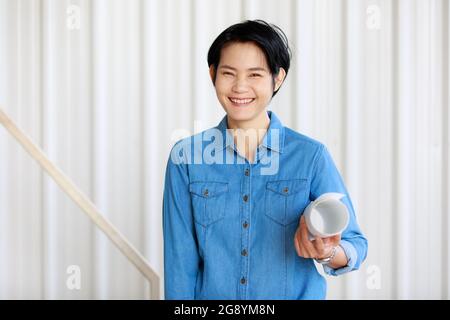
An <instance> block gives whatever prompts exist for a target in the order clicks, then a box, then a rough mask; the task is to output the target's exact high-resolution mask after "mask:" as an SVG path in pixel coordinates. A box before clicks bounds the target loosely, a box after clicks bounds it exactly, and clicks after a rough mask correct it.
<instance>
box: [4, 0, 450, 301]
mask: <svg viewBox="0 0 450 320" xmlns="http://www.w3.org/2000/svg"><path fill="white" fill-rule="evenodd" d="M449 10H450V8H449V4H448V1H446V0H427V1H425V0H414V1H410V0H399V1H389V0H370V1H369V0H363V1H360V0H349V1H343V0H342V1H335V0H298V1H296V0H278V1H276V2H274V1H270V0H214V1H207V0H190V1H184V0H168V1H163V0H131V1H125V0H96V1H89V0H70V1H69V0H65V1H59V0H58V1H57V0H0V70H1V71H0V106H1V107H2V108H3V109H4V110H5V111H6V112H7V113H8V114H9V115H10V116H11V117H12V118H13V119H14V120H15V121H16V122H17V123H18V125H19V126H20V127H21V128H22V129H23V130H25V131H26V132H27V133H28V134H29V136H30V137H31V138H32V139H33V140H34V141H35V142H36V143H37V144H38V145H40V146H41V147H42V148H43V149H44V150H45V151H46V153H47V154H48V155H49V157H50V158H51V159H52V161H54V162H55V163H56V164H57V165H58V166H59V167H60V168H61V169H62V170H63V171H65V172H66V173H67V174H68V175H69V176H70V177H71V178H72V179H73V180H74V181H75V182H76V183H77V184H78V185H79V186H80V188H81V189H82V190H83V191H84V192H85V193H86V194H87V195H89V196H90V197H91V198H92V200H93V202H94V203H95V204H96V205H97V206H98V208H99V209H100V211H102V212H103V213H104V214H105V215H106V216H107V217H108V219H110V220H111V221H112V222H113V223H114V224H115V225H116V226H117V227H118V228H119V229H120V230H121V232H123V233H124V234H125V235H126V236H127V237H128V238H129V239H130V241H131V242H132V243H133V244H134V245H135V246H136V247H137V248H138V249H139V250H141V252H143V254H144V255H145V256H146V257H147V258H148V260H149V261H150V263H151V264H152V266H153V267H154V268H155V269H156V270H158V271H159V273H160V275H161V276H163V275H164V273H163V263H162V262H163V256H162V252H163V251H162V230H161V226H162V223H161V205H162V189H163V179H164V169H165V164H166V161H167V158H168V152H169V150H170V147H171V145H172V144H173V143H174V141H175V140H176V139H178V138H180V137H181V136H182V135H188V134H193V133H194V132H197V131H200V130H203V129H205V128H208V127H211V126H214V125H215V124H217V123H218V121H219V120H220V119H221V118H222V117H223V116H224V112H223V109H222V107H221V106H220V104H219V103H218V102H217V99H216V96H215V92H214V89H213V87H212V84H211V81H210V79H209V75H208V67H207V63H206V55H207V51H208V48H209V46H210V44H211V43H212V41H213V40H214V38H215V37H216V36H217V35H218V34H219V33H220V32H221V31H222V30H223V29H224V28H226V27H227V26H229V25H231V24H233V23H236V22H239V21H241V20H243V19H257V18H259V19H264V20H267V21H269V22H272V23H275V24H277V25H279V26H280V27H281V28H282V29H283V30H284V31H285V32H286V34H287V36H288V38H289V40H290V44H291V47H292V51H293V60H292V68H291V69H290V71H289V74H288V77H287V80H286V82H285V84H284V85H283V88H282V89H281V91H280V92H279V94H278V95H277V96H276V98H275V99H274V100H273V101H272V103H271V105H270V109H272V110H274V111H275V112H276V113H277V114H278V115H279V116H280V118H281V119H282V120H283V122H284V123H285V124H286V125H287V126H290V127H292V128H293V129H295V130H298V131H300V132H302V133H305V134H307V135H310V136H312V137H313V138H316V139H318V140H320V141H322V142H323V143H325V144H326V145H327V146H328V147H329V149H330V151H331V153H332V155H333V157H334V159H335V161H336V164H337V165H338V167H339V169H340V171H341V173H342V175H343V177H344V180H345V182H346V184H347V187H348V189H349V192H350V195H351V196H352V200H353V203H354V206H355V209H356V211H357V216H358V221H359V223H360V225H361V227H362V229H363V231H364V232H365V234H366V235H367V237H368V239H369V255H368V258H367V260H366V262H365V263H364V264H363V265H362V267H361V269H360V270H359V271H357V272H354V273H351V274H347V275H345V276H342V277H338V278H334V277H333V278H328V284H329V293H328V297H329V298H331V299H351V298H362V299H383V298H384V299H390V298H400V299H410V298H425V299H427V298H437V299H448V298H449V294H450V292H449V290H450V276H449V272H450V246H449V236H448V232H449V230H450V219H449V214H450V206H449V200H448V198H449V192H450V188H449V181H450V169H449V161H450V148H449V145H450V130H449V122H450V112H449V109H448V108H449V99H450V96H449V94H450V87H449V86H450V81H449V71H450V70H449V68H450V67H449V58H448V53H449V43H450V42H449V39H448V37H449V34H450V33H449V15H450V11H449ZM77 14H79V16H78V15H77ZM78 18H79V19H78ZM72 265H75V266H78V267H79V268H80V271H81V288H80V290H71V289H70V288H68V287H67V285H66V282H67V280H68V278H69V277H70V274H68V273H67V268H68V267H69V266H72ZM146 292H148V290H147V284H146V280H145V279H144V278H143V277H142V276H141V275H140V273H139V272H138V271H137V270H135V269H134V267H133V266H132V265H131V264H130V263H129V262H128V261H127V260H126V259H125V258H124V257H123V256H122V255H121V254H120V253H119V252H118V251H117V250H116V249H115V248H114V247H113V246H112V245H111V243H110V242H109V241H108V239H107V238H106V237H105V236H104V235H103V234H101V233H100V232H99V231H97V230H96V229H95V227H94V226H93V225H92V223H91V222H90V221H89V220H88V218H87V217H85V215H84V214H83V213H82V212H81V211H80V210H79V209H78V208H77V207H76V206H75V205H74V204H73V203H72V202H71V201H70V200H69V199H68V198H67V197H66V196H65V194H64V193H62V192H61V191H60V190H59V189H58V188H57V186H56V185H55V184H54V183H53V181H52V180H50V179H49V178H48V177H47V176H46V175H45V174H43V173H42V171H41V170H40V168H39V167H38V166H37V165H36V164H35V163H34V162H33V160H32V159H30V157H29V156H28V155H27V154H26V153H25V152H24V151H23V150H22V149H21V148H20V146H19V145H18V144H17V143H15V142H14V141H13V139H12V137H11V136H9V135H8V134H7V132H6V131H5V130H3V129H1V128H0V298H3V299H4V298H8V299H10V298H12V299H16V298H38V299H54V298H61V299H80V298H100V299H111V298H145V297H146Z"/></svg>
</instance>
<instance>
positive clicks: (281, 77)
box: [273, 67, 286, 92]
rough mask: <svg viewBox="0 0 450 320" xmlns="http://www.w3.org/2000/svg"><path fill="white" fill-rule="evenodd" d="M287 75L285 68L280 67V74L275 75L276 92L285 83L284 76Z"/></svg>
mask: <svg viewBox="0 0 450 320" xmlns="http://www.w3.org/2000/svg"><path fill="white" fill-rule="evenodd" d="M285 77H286V71H285V70H284V68H281V67H280V69H279V71H278V74H277V75H276V77H275V86H274V90H273V91H274V92H275V91H277V90H278V89H280V87H281V85H282V84H283V81H284V78H285Z"/></svg>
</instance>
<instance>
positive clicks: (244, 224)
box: [242, 221, 248, 229]
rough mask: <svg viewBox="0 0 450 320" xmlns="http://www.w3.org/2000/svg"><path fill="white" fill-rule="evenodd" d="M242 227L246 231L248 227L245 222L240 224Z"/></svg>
mask: <svg viewBox="0 0 450 320" xmlns="http://www.w3.org/2000/svg"><path fill="white" fill-rule="evenodd" d="M242 226H243V227H244V229H247V227H248V223H247V221H245V222H244V223H243V224H242Z"/></svg>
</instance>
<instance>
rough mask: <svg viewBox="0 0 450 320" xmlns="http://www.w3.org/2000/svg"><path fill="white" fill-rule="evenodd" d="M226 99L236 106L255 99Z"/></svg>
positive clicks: (241, 105) (243, 105) (246, 103)
mask: <svg viewBox="0 0 450 320" xmlns="http://www.w3.org/2000/svg"><path fill="white" fill-rule="evenodd" d="M228 100H230V101H231V103H232V104H233V105H234V106H236V107H245V106H248V105H249V104H251V103H252V102H253V101H255V98H231V97H228Z"/></svg>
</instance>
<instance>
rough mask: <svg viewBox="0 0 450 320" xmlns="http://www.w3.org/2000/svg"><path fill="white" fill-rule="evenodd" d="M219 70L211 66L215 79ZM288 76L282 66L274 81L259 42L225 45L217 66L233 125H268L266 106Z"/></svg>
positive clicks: (218, 83) (217, 86) (220, 92)
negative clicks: (257, 43)
mask: <svg viewBox="0 0 450 320" xmlns="http://www.w3.org/2000/svg"><path fill="white" fill-rule="evenodd" d="M215 72H216V71H215V70H214V67H213V66H211V67H210V75H211V79H214V73H215ZM284 77H285V72H284V70H283V68H280V72H279V74H278V75H277V77H276V78H275V84H274V79H273V76H272V74H271V73H270V69H269V66H268V65H267V61H266V57H265V55H264V52H263V51H262V50H261V49H260V48H259V47H258V46H257V45H256V44H254V43H252V42H243V43H242V42H234V43H230V44H228V45H226V46H224V47H223V48H222V51H221V55H220V62H219V65H218V67H217V72H216V79H215V89H216V94H217V98H218V99H219V102H220V104H221V105H222V107H223V108H224V110H225V112H226V113H227V116H228V124H229V127H230V128H261V127H266V126H267V121H268V117H267V113H266V107H267V106H268V104H269V102H270V100H271V98H272V95H273V92H274V91H276V90H278V88H279V87H280V86H281V83H282V82H283V80H284Z"/></svg>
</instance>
